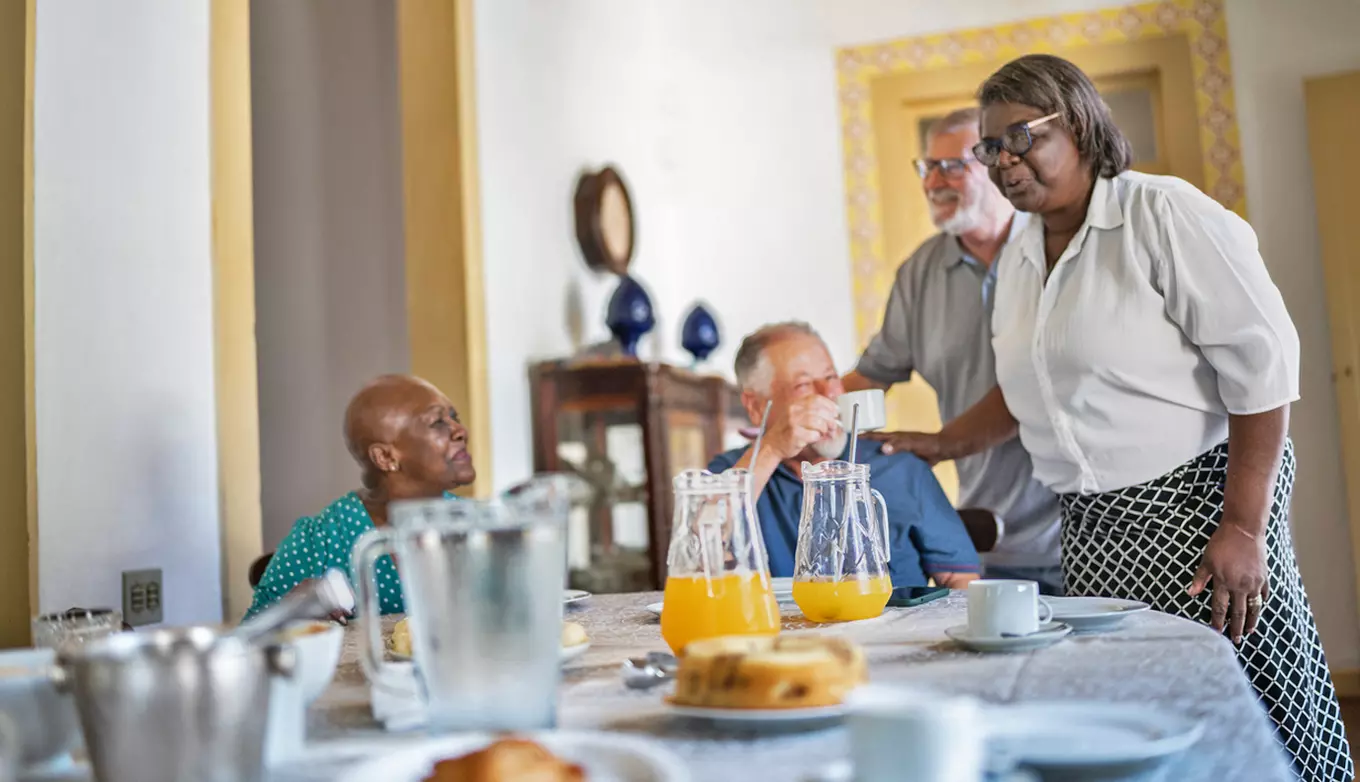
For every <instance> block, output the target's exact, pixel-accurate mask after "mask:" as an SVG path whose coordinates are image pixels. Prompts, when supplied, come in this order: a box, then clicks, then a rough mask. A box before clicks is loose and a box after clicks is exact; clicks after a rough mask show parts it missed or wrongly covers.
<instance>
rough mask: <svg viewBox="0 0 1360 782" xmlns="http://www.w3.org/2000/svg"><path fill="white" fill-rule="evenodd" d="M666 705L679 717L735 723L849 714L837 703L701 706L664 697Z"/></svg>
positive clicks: (822, 718) (825, 718)
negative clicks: (795, 706) (782, 706)
mask: <svg viewBox="0 0 1360 782" xmlns="http://www.w3.org/2000/svg"><path fill="white" fill-rule="evenodd" d="M663 703H665V705H666V709H667V710H668V711H669V712H670V713H671V714H674V715H675V716H677V717H690V718H693V719H701V720H709V721H711V722H724V723H732V724H741V725H744V726H749V725H770V724H779V725H787V724H789V723H798V722H825V721H831V720H839V719H841V718H842V717H844V716H845V714H846V708H845V706H844V705H843V704H841V705H836V706H813V707H809V708H805V709H713V708H705V707H702V706H681V705H679V704H675V703H671V702H670V701H669V700H665V701H663Z"/></svg>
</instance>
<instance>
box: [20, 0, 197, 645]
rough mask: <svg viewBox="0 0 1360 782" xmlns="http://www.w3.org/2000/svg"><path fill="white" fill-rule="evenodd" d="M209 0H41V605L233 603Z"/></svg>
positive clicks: (180, 616)
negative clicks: (127, 591)
mask: <svg viewBox="0 0 1360 782" xmlns="http://www.w3.org/2000/svg"><path fill="white" fill-rule="evenodd" d="M208 32H209V31H208V0H180V1H179V2H175V3H162V2H158V0H122V2H119V3H116V4H114V3H106V2H102V0H68V1H67V2H63V3H39V4H38V17H37V41H36V43H37V53H36V75H35V89H36V95H35V105H34V134H35V139H34V152H33V154H34V173H35V177H36V179H35V182H34V209H35V214H34V231H35V237H34V240H35V245H34V273H35V295H36V302H35V306H36V312H35V324H34V326H35V329H36V334H35V345H34V347H35V350H36V357H35V362H36V367H35V369H36V379H35V382H36V395H37V437H38V453H37V456H38V509H39V514H40V520H41V521H40V527H39V530H38V533H39V534H38V551H39V578H40V583H39V601H40V603H41V608H42V610H44V611H49V610H57V609H65V608H69V607H72V606H112V607H115V608H117V607H121V579H120V574H121V572H122V571H123V570H127V569H135V568H144V567H159V568H163V569H164V578H165V581H164V594H165V607H164V616H165V620H166V621H167V622H170V623H186V622H193V621H207V620H210V621H217V620H220V619H221V611H222V601H221V596H220V585H221V579H220V577H219V573H220V562H219V559H220V546H219V535H220V533H219V531H218V509H217V438H216V432H215V429H214V427H215V425H216V421H215V413H214V400H213V332H212V328H213V319H212V306H213V299H212V269H211V250H212V247H211V240H212V235H211V231H212V214H211V199H210V197H211V191H210V186H211V183H210V175H209V149H210V147H209V114H208V105H209V104H208V98H209V93H208V90H209V72H208Z"/></svg>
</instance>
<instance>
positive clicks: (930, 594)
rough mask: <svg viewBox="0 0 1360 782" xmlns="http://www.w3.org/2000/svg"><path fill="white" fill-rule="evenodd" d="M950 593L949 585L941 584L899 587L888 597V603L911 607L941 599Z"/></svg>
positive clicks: (900, 606)
mask: <svg viewBox="0 0 1360 782" xmlns="http://www.w3.org/2000/svg"><path fill="white" fill-rule="evenodd" d="M947 594H949V587H941V586H913V587H898V588H896V589H894V590H893V591H892V594H891V595H890V596H889V597H888V605H889V606H894V607H896V608H909V607H911V606H919V605H921V604H923V603H929V602H930V601H932V600H939V599H940V598H942V597H944V596H945V595H947Z"/></svg>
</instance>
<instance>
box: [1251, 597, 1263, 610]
mask: <svg viewBox="0 0 1360 782" xmlns="http://www.w3.org/2000/svg"><path fill="white" fill-rule="evenodd" d="M1265 602H1266V601H1265V598H1263V597H1261V596H1260V595H1256V596H1255V597H1253V598H1251V599H1250V600H1248V601H1247V606H1248V607H1249V608H1254V609H1256V610H1257V611H1260V610H1261V606H1263V605H1265Z"/></svg>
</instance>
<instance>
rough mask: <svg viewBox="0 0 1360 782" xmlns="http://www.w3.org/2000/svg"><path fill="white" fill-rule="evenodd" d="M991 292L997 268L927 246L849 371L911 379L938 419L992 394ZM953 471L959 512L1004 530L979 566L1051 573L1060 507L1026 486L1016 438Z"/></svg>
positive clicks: (908, 265)
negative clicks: (982, 511)
mask: <svg viewBox="0 0 1360 782" xmlns="http://www.w3.org/2000/svg"><path fill="white" fill-rule="evenodd" d="M1028 219H1029V215H1027V214H1024V213H1020V212H1017V213H1016V215H1015V219H1014V220H1013V221H1012V225H1011V233H1010V235H1011V236H1016V235H1017V234H1018V233H1019V231H1020V229H1022V228H1023V227H1024V225H1025V223H1026V222H1027V221H1028ZM995 283H996V264H995V262H994V263H993V264H992V266H991V267H990V269H989V268H988V267H987V266H985V265H983V264H982V263H980V262H978V261H977V260H976V259H974V258H972V257H971V256H969V255H968V254H967V253H965V252H964V250H963V246H962V245H960V244H959V241H958V239H957V238H955V237H954V236H952V235H950V234H944V233H941V234H936V235H935V236H933V237H931V238H930V239H927V240H926V242H925V243H924V244H922V245H921V246H920V247H919V248H917V250H916V252H914V253H912V254H911V257H910V258H908V259H907V260H906V262H904V263H903V264H902V266H901V267H900V268H899V269H898V270H897V281H896V282H895V283H894V285H893V290H892V294H891V295H890V296H889V297H888V308H887V311H886V312H885V313H884V314H883V327H882V329H881V330H880V331H879V332H878V334H876V335H875V336H874V338H873V340H872V341H871V342H870V343H869V347H868V348H867V349H865V351H864V355H863V356H861V357H860V359H859V366H858V367H856V369H857V370H858V371H859V373H860V374H861V375H864V376H865V377H867V378H869V379H870V380H874V381H877V382H879V383H901V382H905V381H907V380H910V379H911V374H912V372H913V371H914V372H919V373H920V374H921V377H922V378H924V379H925V381H926V382H927V383H929V384H930V385H931V387H932V388H934V389H935V393H936V394H937V395H938V396H939V400H940V419H941V420H943V421H946V422H947V421H950V420H952V419H954V418H956V417H958V416H959V415H960V414H961V413H963V412H964V411H966V410H967V409H968V408H969V407H972V406H973V404H974V403H976V402H977V401H978V400H980V399H982V397H984V396H986V395H987V392H989V391H991V390H992V389H993V388H994V387H996V358H995V356H994V355H993V354H992V328H991V323H992V292H993V289H994V287H995ZM956 465H957V467H958V471H959V507H961V508H987V509H989V510H992V511H994V512H996V513H997V514H999V515H1000V516H1001V518H1002V519H1004V520H1005V522H1006V532H1005V536H1004V537H1003V538H1002V540H1001V543H1000V545H999V546H998V547H997V550H996V551H992V552H988V553H986V554H984V555H983V557H982V559H983V562H984V563H985V564H989V565H995V566H999V567H1042V566H1050V565H1056V564H1058V560H1059V529H1058V522H1059V516H1060V511H1059V508H1058V498H1057V497H1056V496H1055V495H1054V494H1053V493H1052V492H1050V491H1049V490H1048V489H1046V488H1044V487H1043V486H1042V485H1040V484H1039V483H1037V482H1036V481H1035V480H1034V475H1033V467H1032V465H1031V464H1030V460H1029V454H1028V453H1026V452H1025V449H1024V447H1023V446H1021V444H1020V438H1018V437H1016V438H1012V439H1011V440H1009V441H1007V442H1005V443H1003V444H1002V445H1000V446H998V447H996V448H993V449H992V450H990V451H987V452H986V453H981V454H978V455H976V456H969V457H967V458H964V459H959V460H958V461H957V462H956Z"/></svg>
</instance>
